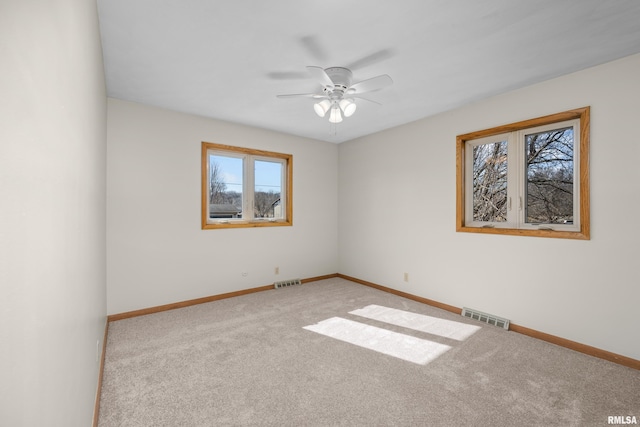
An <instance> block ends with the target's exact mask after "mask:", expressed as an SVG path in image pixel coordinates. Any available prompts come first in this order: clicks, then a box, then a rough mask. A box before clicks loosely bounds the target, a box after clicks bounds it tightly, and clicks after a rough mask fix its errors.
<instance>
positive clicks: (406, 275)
mask: <svg viewBox="0 0 640 427" xmlns="http://www.w3.org/2000/svg"><path fill="white" fill-rule="evenodd" d="M404 281H405V282H408V281H409V273H404Z"/></svg>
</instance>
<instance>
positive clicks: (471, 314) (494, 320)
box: [462, 307, 509, 331]
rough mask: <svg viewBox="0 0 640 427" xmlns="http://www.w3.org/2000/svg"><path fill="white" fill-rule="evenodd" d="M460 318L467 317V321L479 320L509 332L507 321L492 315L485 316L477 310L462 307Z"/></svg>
mask: <svg viewBox="0 0 640 427" xmlns="http://www.w3.org/2000/svg"><path fill="white" fill-rule="evenodd" d="M462 316H464V317H468V318H469V319H474V320H479V321H480V322H483V323H487V324H489V325H493V326H498V327H500V328H503V329H506V330H507V331H508V330H509V321H508V320H507V319H503V318H501V317H498V316H494V315H493V314H487V313H483V312H481V311H478V310H473V309H471V308H467V307H463V309H462Z"/></svg>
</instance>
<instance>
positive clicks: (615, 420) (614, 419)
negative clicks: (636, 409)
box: [607, 415, 638, 425]
mask: <svg viewBox="0 0 640 427" xmlns="http://www.w3.org/2000/svg"><path fill="white" fill-rule="evenodd" d="M607 424H617V425H627V424H638V419H637V418H636V416H635V415H609V416H608V417H607Z"/></svg>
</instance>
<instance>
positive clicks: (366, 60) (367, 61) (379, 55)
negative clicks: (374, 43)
mask: <svg viewBox="0 0 640 427" xmlns="http://www.w3.org/2000/svg"><path fill="white" fill-rule="evenodd" d="M393 55H394V52H393V50H391V49H382V50H379V51H377V52H373V53H372V54H370V55H367V56H365V57H363V58H360V59H358V60H356V61H353V62H352V63H351V64H349V65H347V66H346V68H349V69H351V70H355V69H357V68H362V67H366V66H367V65H372V64H375V63H376V62H380V61H384V60H385V59H387V58H391V57H392V56H393Z"/></svg>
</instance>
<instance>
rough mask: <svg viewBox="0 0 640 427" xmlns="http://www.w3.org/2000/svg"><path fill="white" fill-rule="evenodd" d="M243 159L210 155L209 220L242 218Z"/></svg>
mask: <svg viewBox="0 0 640 427" xmlns="http://www.w3.org/2000/svg"><path fill="white" fill-rule="evenodd" d="M242 177H243V174H242V158H239V157H230V156H222V155H218V154H215V155H213V154H211V155H209V218H242Z"/></svg>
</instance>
